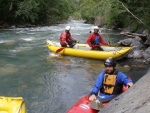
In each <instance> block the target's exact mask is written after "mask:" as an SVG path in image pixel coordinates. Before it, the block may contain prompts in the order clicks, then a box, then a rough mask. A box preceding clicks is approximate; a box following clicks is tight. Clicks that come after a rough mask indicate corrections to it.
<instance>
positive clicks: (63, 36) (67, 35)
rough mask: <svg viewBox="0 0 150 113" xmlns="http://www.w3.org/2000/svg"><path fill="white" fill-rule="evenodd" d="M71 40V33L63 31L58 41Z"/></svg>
mask: <svg viewBox="0 0 150 113" xmlns="http://www.w3.org/2000/svg"><path fill="white" fill-rule="evenodd" d="M71 40H72V37H71V34H70V33H66V32H63V33H62V34H61V35H60V43H63V42H65V43H67V44H68V43H69V42H70V41H71Z"/></svg>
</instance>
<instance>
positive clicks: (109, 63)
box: [104, 58, 116, 67]
mask: <svg viewBox="0 0 150 113" xmlns="http://www.w3.org/2000/svg"><path fill="white" fill-rule="evenodd" d="M104 65H105V66H113V67H116V60H115V59H114V58H107V59H106V60H105V62H104Z"/></svg>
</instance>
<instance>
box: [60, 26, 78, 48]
mask: <svg viewBox="0 0 150 113" xmlns="http://www.w3.org/2000/svg"><path fill="white" fill-rule="evenodd" d="M70 30H71V27H70V26H67V27H66V28H65V31H64V32H63V33H61V35H60V44H61V47H70V48H73V47H74V46H75V45H76V43H78V41H77V40H74V38H73V37H72V35H71V33H70Z"/></svg>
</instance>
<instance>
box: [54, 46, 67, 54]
mask: <svg viewBox="0 0 150 113" xmlns="http://www.w3.org/2000/svg"><path fill="white" fill-rule="evenodd" d="M64 49H65V48H64V47H62V48H59V49H57V51H56V53H59V52H61V51H62V50H64Z"/></svg>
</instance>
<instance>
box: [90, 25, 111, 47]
mask: <svg viewBox="0 0 150 113" xmlns="http://www.w3.org/2000/svg"><path fill="white" fill-rule="evenodd" d="M87 44H88V45H89V46H90V47H92V50H103V49H102V48H101V47H100V44H103V45H109V43H107V42H105V41H104V40H103V38H102V36H101V35H100V34H99V28H98V26H94V32H90V36H89V37H88V39H87Z"/></svg>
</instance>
